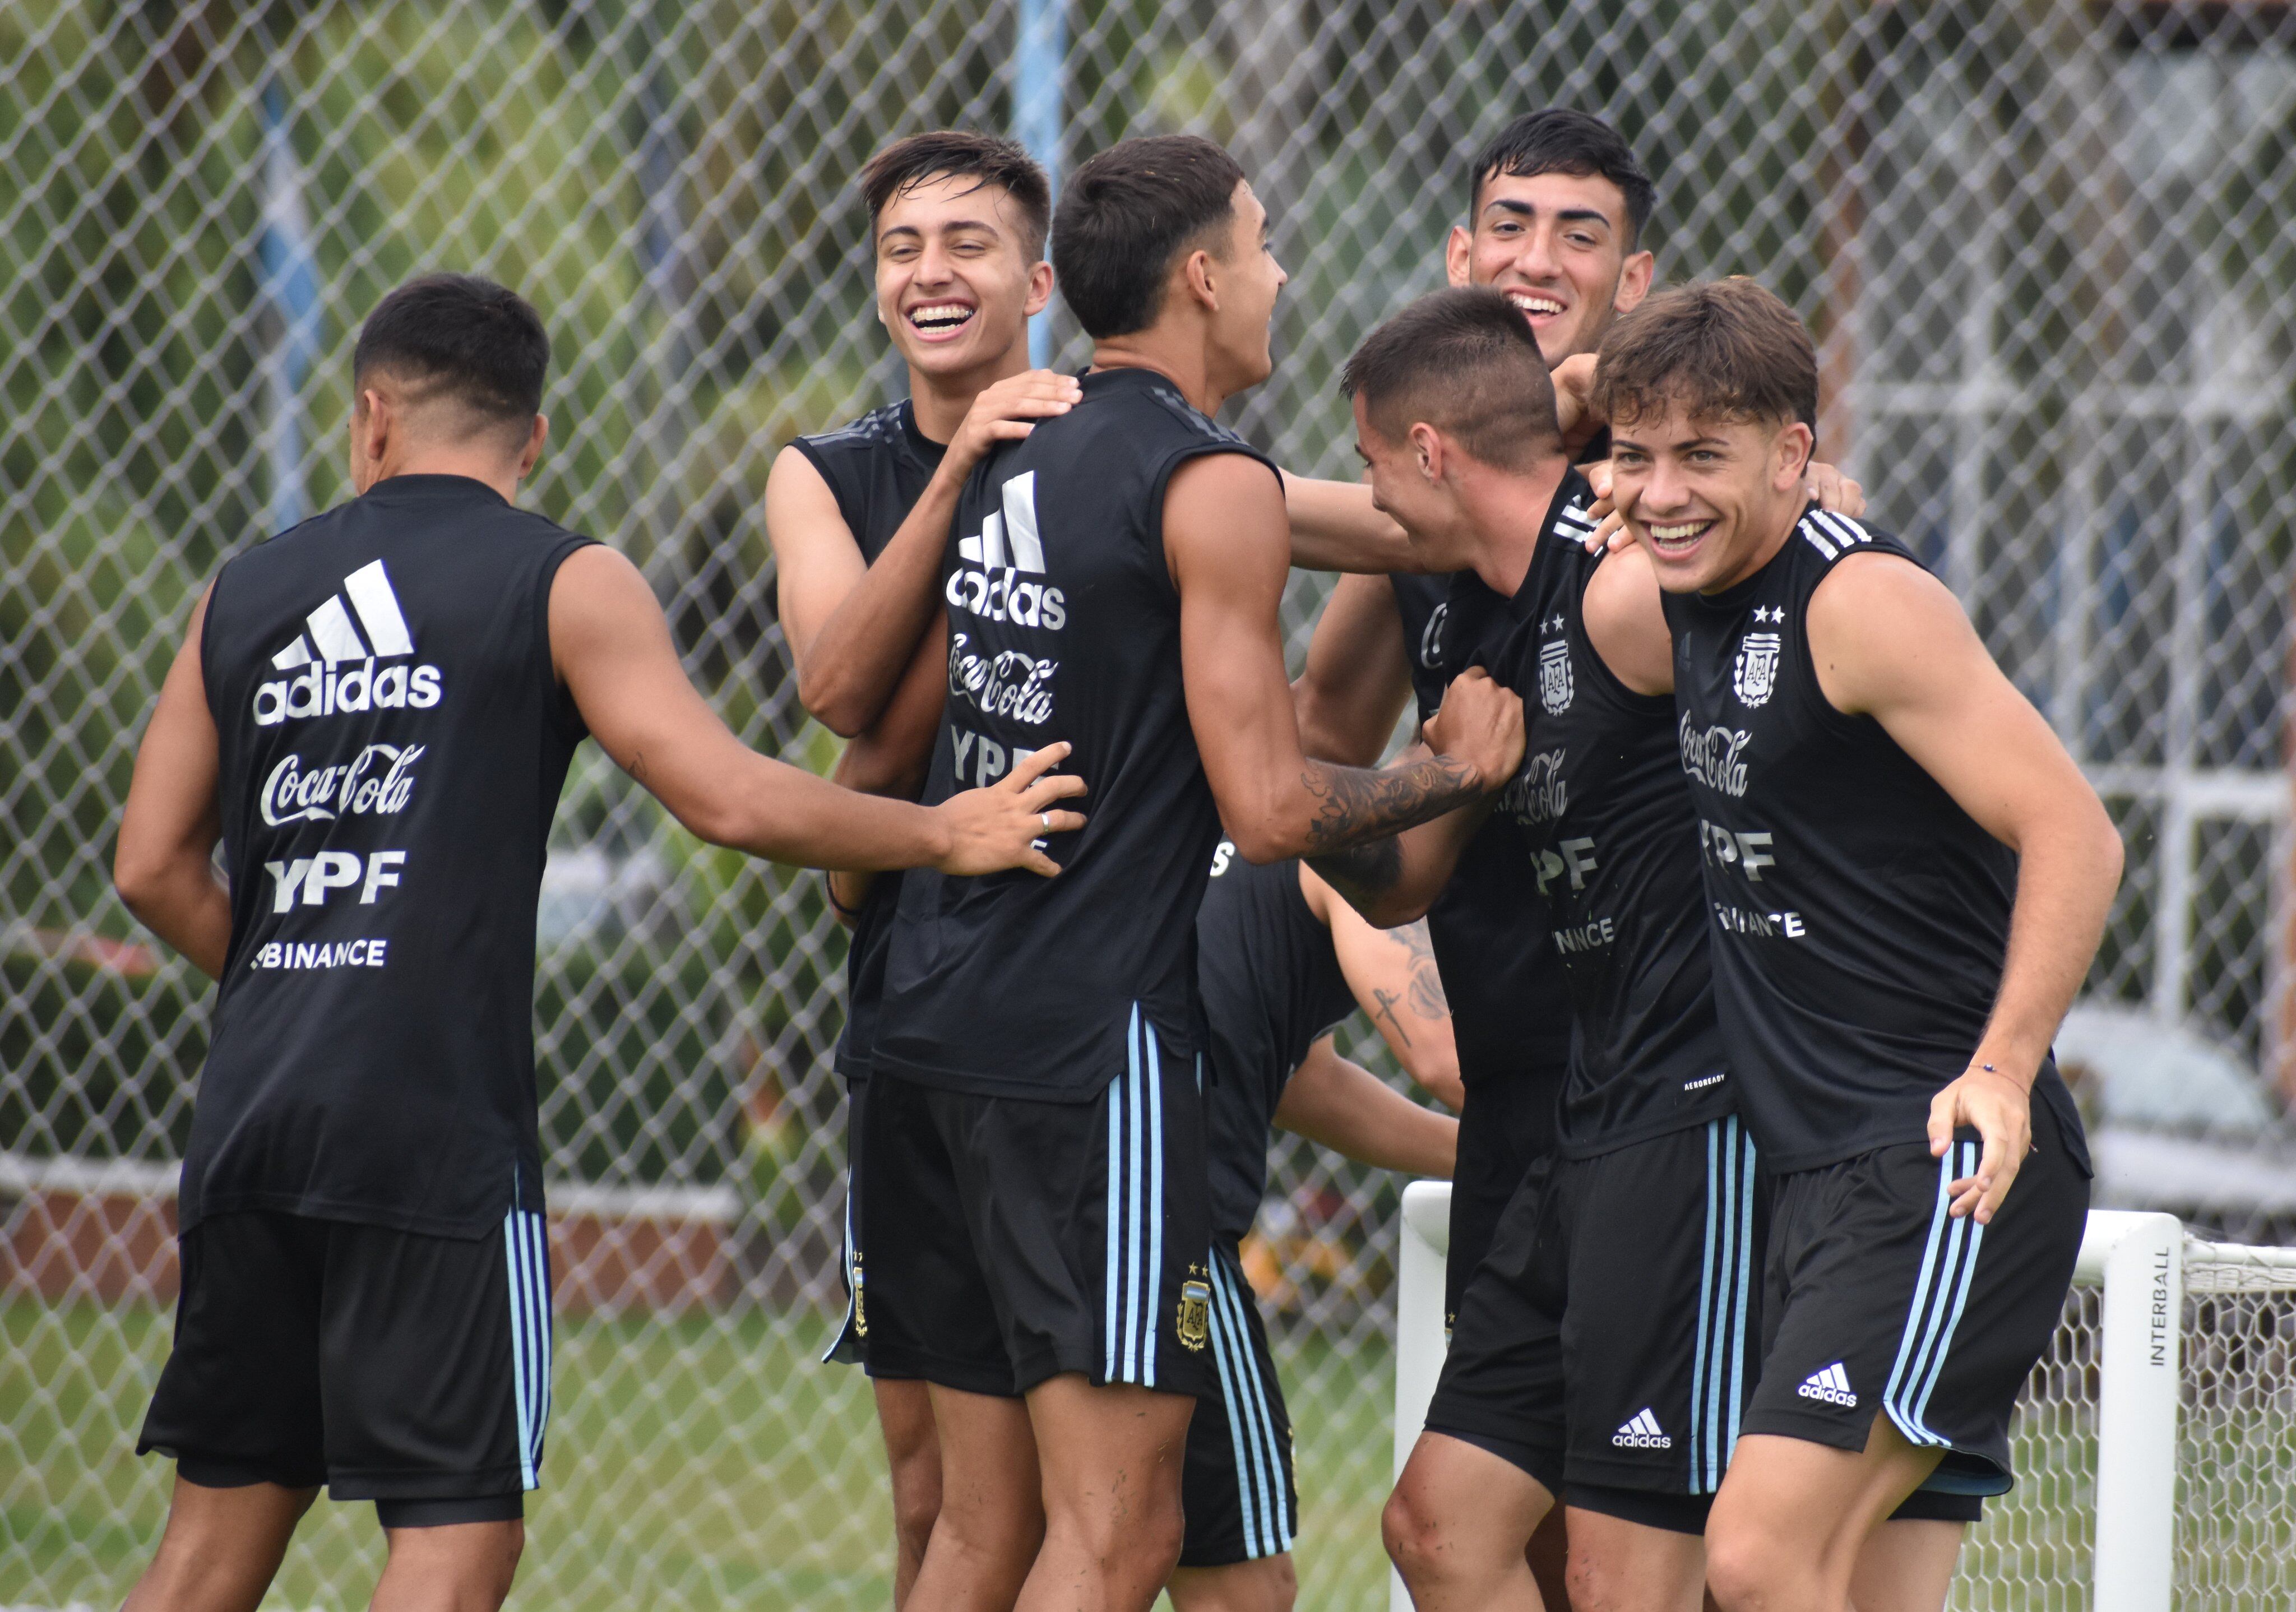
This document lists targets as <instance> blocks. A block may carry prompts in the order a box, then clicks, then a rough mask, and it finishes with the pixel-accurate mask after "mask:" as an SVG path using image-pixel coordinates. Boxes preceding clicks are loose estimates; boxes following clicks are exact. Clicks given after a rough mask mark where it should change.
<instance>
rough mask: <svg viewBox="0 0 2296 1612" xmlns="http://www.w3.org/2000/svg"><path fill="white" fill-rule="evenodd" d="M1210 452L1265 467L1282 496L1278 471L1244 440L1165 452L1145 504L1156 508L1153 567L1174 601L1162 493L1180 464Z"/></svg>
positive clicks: (1177, 595)
mask: <svg viewBox="0 0 2296 1612" xmlns="http://www.w3.org/2000/svg"><path fill="white" fill-rule="evenodd" d="M1212 454H1239V455H1241V456H1242V457H1243V458H1246V459H1249V460H1251V462H1253V463H1255V464H1259V465H1264V466H1266V467H1267V473H1268V474H1269V475H1271V476H1274V477H1275V494H1276V496H1277V497H1278V498H1279V499H1280V498H1281V497H1282V496H1283V474H1282V472H1281V471H1277V470H1276V468H1275V465H1274V464H1273V463H1272V462H1270V461H1269V460H1268V458H1267V455H1266V454H1262V453H1261V452H1260V451H1259V449H1258V448H1255V447H1253V446H1251V444H1250V443H1248V442H1243V441H1241V440H1239V441H1235V442H1217V441H1214V442H1191V443H1188V444H1186V445H1185V446H1181V447H1177V448H1175V449H1173V450H1172V451H1171V453H1169V454H1166V455H1165V457H1164V462H1163V463H1161V464H1160V465H1158V466H1157V467H1156V474H1155V476H1154V478H1153V479H1152V480H1151V481H1150V482H1149V484H1148V507H1149V508H1150V509H1152V510H1154V511H1156V555H1155V559H1156V564H1155V567H1154V568H1153V569H1154V570H1155V572H1156V575H1158V576H1159V577H1162V578H1163V579H1164V587H1165V590H1166V592H1167V593H1169V594H1170V596H1171V598H1172V601H1173V602H1174V603H1176V604H1177V602H1178V601H1179V598H1180V589H1179V585H1178V584H1177V583H1175V582H1174V581H1173V580H1172V557H1171V552H1170V551H1169V549H1167V548H1166V547H1165V546H1164V495H1165V494H1166V493H1168V492H1169V491H1170V490H1171V486H1172V477H1173V476H1174V474H1175V473H1177V471H1178V470H1179V468H1180V467H1181V466H1182V465H1184V464H1185V463H1187V462H1189V461H1191V460H1193V459H1204V458H1209V457H1210V455H1212ZM1287 542H1288V538H1287ZM1283 561H1284V564H1285V565H1286V566H1287V567H1288V566H1289V565H1290V564H1291V561H1292V556H1291V552H1290V551H1289V549H1288V548H1287V549H1286V551H1285V552H1284V556H1283Z"/></svg>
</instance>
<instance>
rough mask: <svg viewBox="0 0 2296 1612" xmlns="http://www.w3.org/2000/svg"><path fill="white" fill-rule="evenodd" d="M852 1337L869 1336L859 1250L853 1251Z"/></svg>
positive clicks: (867, 1312) (867, 1309)
mask: <svg viewBox="0 0 2296 1612" xmlns="http://www.w3.org/2000/svg"><path fill="white" fill-rule="evenodd" d="M853 1336H854V1337H856V1338H866V1337H868V1336H869V1306H868V1304H867V1302H866V1299H865V1296H864V1292H863V1288H862V1277H861V1250H860V1249H858V1248H856V1249H854V1250H853Z"/></svg>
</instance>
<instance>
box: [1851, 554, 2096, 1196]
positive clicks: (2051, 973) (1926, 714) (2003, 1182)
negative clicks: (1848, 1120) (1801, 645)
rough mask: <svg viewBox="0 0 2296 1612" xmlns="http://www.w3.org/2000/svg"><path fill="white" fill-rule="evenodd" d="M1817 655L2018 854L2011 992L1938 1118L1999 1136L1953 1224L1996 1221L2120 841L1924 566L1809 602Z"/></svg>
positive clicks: (1872, 577) (2036, 716)
mask: <svg viewBox="0 0 2296 1612" xmlns="http://www.w3.org/2000/svg"><path fill="white" fill-rule="evenodd" d="M1808 634H1809V651H1810V658H1811V659H1812V661H1813V662H1814V663H1815V665H1816V668H1817V676H1818V684H1819V686H1820V687H1821V688H1822V689H1823V690H1824V691H1825V697H1826V699H1827V700H1828V701H1830V702H1831V703H1832V704H1833V705H1834V706H1835V707H1836V708H1839V709H1841V710H1842V711H1844V712H1847V713H1849V714H1851V715H1862V716H1871V717H1873V718H1874V720H1875V721H1877V722H1879V723H1880V724H1882V727H1883V728H1884V729H1885V730H1887V731H1888V732H1889V734H1890V738H1891V739H1893V740H1895V741H1897V742H1898V746H1899V747H1900V748H1901V749H1904V750H1905V752H1906V754H1907V755H1908V756H1909V757H1912V758H1913V759H1914V761H1915V763H1916V764H1918V765H1920V766H1921V768H1922V769H1923V771H1924V772H1926V773H1929V775H1930V776H1931V777H1932V778H1934V779H1936V780H1937V781H1938V782H1939V785H1940V786H1942V787H1943V788H1944V790H1945V791H1946V792H1947V793H1948V795H1950V796H1952V797H1953V798H1954V801H1955V803H1956V805H1958V806H1960V807H1961V809H1962V810H1963V811H1964V812H1967V813H1968V814H1970V816H1971V817H1972V818H1973V819H1974V820H1975V821H1976V822H1977V823H1978V825H1979V826H1980V827H1981V828H1983V829H1984V830H1985V831H1986V832H1988V833H1989V834H1991V835H1992V836H1993V837H1994V838H1995V839H1998V840H1999V841H2001V843H2002V844H2004V845H2005V846H2007V847H2009V848H2010V849H2011V850H2013V851H2014V852H2016V853H2017V856H2018V863H2017V897H2016V904H2015V906H2014V907H2013V909H2012V912H2011V915H2010V924H2009V950H2008V957H2007V961H2005V964H2004V966H2003V969H2002V974H2001V988H2000V991H1999V993H1998V994H1997V996H1996V998H1995V1001H1994V1006H1993V1013H1992V1017H1991V1019H1990V1020H1989V1022H1988V1024H1987V1026H1986V1030H1985V1035H1984V1039H1983V1040H1982V1041H1980V1043H1979V1044H1978V1048H1977V1051H1976V1053H1975V1055H1974V1056H1972V1058H1971V1059H1970V1061H1969V1068H1968V1069H1967V1070H1966V1071H1965V1072H1964V1074H1963V1075H1962V1076H1960V1077H1959V1078H1958V1079H1956V1080H1955V1081H1954V1082H1953V1084H1950V1085H1948V1086H1947V1087H1946V1088H1945V1089H1944V1090H1943V1091H1942V1092H1939V1093H1938V1095H1937V1099H1936V1101H1935V1102H1934V1103H1932V1105H1931V1109H1930V1148H1931V1152H1932V1153H1934V1154H1937V1155H1938V1156H1939V1157H1942V1156H1943V1155H1944V1153H1945V1151H1946V1149H1947V1148H1948V1146H1949V1145H1950V1143H1951V1141H1952V1138H1953V1133H1954V1131H1955V1129H1956V1127H1958V1126H1962V1125H1974V1126H1976V1127H1977V1128H1978V1130H1979V1132H1980V1133H1981V1134H1982V1135H1983V1137H1984V1139H1985V1145H1984V1151H1983V1156H1982V1157H1981V1158H1980V1160H1979V1163H1978V1167H1977V1174H1976V1175H1974V1176H1973V1177H1969V1178H1965V1179H1964V1180H1961V1181H1958V1182H1954V1183H1953V1187H1952V1191H1953V1193H1954V1201H1953V1213H1954V1214H1955V1215H1972V1214H1973V1215H1974V1216H1975V1217H1976V1220H1977V1222H1978V1223H1980V1224H1983V1223H1986V1222H1988V1221H1989V1220H1991V1219H1992V1217H1993V1215H1994V1213H1995V1211H1996V1210H1997V1209H1998V1208H1999V1207H2001V1202H2002V1199H2005V1197H2007V1196H2008V1192H2009V1188H2010V1184H2011V1183H2012V1182H2013V1181H2014V1180H2015V1179H2016V1175H2017V1171H2018V1169H2019V1167H2020V1166H2021V1164H2022V1163H2023V1161H2024V1158H2025V1155H2026V1152H2027V1150H2028V1149H2029V1148H2030V1126H2031V1110H2030V1102H2029V1098H2030V1092H2031V1089H2032V1084H2033V1081H2034V1079H2035V1077H2036V1076H2037V1075H2038V1072H2039V1069H2040V1065H2041V1060H2042V1059H2043V1058H2045V1057H2046V1056H2047V1054H2048V1051H2049V1043H2050V1042H2051V1040H2052V1039H2053V1038H2054V1036H2055V1035H2056V1033H2057V1027H2058V1026H2059V1025H2060V1024H2062V1022H2063V1020H2064V1016H2065V1011H2066V1009H2068V1008H2069V1007H2071V1005H2072V1000H2073V996H2074V994H2075V993H2077V992H2078V991H2079V989H2080V986H2081V981H2082V980H2083V979H2084V978H2087V974H2088V969H2089V964H2090V962H2091V961H2093V960H2094V959H2095V955H2096V948H2097V943H2098V941H2099V940H2100V939H2101V938H2102V937H2103V933H2104V921H2105V918H2106V915H2107V913H2108V912H2109V910H2110V908H2111V906H2112V896H2113V892H2114V891H2115V890H2117V889H2118V888H2120V869H2121V843H2120V833H2119V832H2118V831H2116V830H2115V829H2114V828H2113V826H2112V819H2111V818H2110V817H2109V816H2107V815H2106V814H2105V810H2104V806H2103V802H2101V801H2100V800H2098V799H2097V798H2096V791H2095V790H2094V789H2092V788H2090V787H2089V782H2088V780H2087V779H2086V778H2085V777H2083V776H2082V775H2081V771H2080V768H2079V766H2077V765H2074V762H2073V759H2072V757H2071V756H2069V755H2067V754H2066V753H2065V748H2064V746H2063V744H2062V743H2061V742H2060V741H2058V739H2057V736H2056V734H2055V732H2054V731H2053V730H2052V729H2051V728H2050V727H2049V724H2047V723H2046V721H2044V720H2043V719H2042V716H2041V714H2040V713H2039V712H2038V711H2037V710H2035V709H2034V708H2033V707H2032V704H2031V702H2030V701H2029V700H2027V699H2026V698H2025V697H2024V695H2022V694H2021V693H2020V692H2018V691H2017V688H2016V686H2015V685H2014V684H2013V683H2011V682H2010V681H2009V679H2008V678H2007V677H2006V676H2005V675H2003V673H2002V671H2001V668H2000V667H1998V666H1997V665H1995V664H1994V661H1993V658H1992V656H1990V655H1989V654H1988V653H1987V652H1986V650H1985V646H1984V644H1983V643H1982V642H1980V641H1979V639H1978V636H1977V633H1976V630H1975V629H1974V628H1973V627H1972V626H1971V625H1970V621H1969V618H1968V616H1967V615H1966V614H1964V611H1963V610H1962V608H1961V604H1960V601H1957V600H1956V599H1955V598H1954V596H1953V594H1952V593H1950V592H1949V591H1948V589H1947V588H1946V586H1945V585H1944V584H1943V583H1941V582H1939V580H1938V579H1937V578H1936V577H1931V575H1929V574H1928V573H1927V572H1926V571H1923V570H1922V569H1920V568H1919V567H1918V566H1915V565H1913V564H1912V563H1910V562H1908V561H1904V560H1901V559H1899V558H1898V557H1897V556H1895V555H1891V554H1858V555H1853V556H1850V557H1849V558H1848V559H1845V560H1844V561H1842V562H1841V564H1840V565H1839V566H1837V567H1836V568H1835V569H1834V570H1833V574H1832V575H1830V576H1828V577H1826V578H1825V581H1824V582H1822V583H1820V584H1819V585H1818V587H1817V590H1816V593H1813V594H1812V595H1811V596H1810V603H1809V614H1808Z"/></svg>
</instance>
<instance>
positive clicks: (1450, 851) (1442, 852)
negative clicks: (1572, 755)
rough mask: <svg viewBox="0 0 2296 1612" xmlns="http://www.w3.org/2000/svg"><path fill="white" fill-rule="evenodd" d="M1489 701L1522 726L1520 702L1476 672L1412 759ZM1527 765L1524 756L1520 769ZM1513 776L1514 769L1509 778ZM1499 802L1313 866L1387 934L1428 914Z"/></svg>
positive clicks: (1446, 704)
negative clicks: (1502, 705)
mask: <svg viewBox="0 0 2296 1612" xmlns="http://www.w3.org/2000/svg"><path fill="white" fill-rule="evenodd" d="M1485 700H1504V701H1506V702H1508V703H1510V704H1512V705H1513V707H1514V708H1515V710H1514V716H1515V719H1516V721H1517V722H1520V721H1521V701H1520V700H1516V699H1515V697H1514V696H1513V693H1511V692H1510V691H1508V690H1507V689H1506V688H1505V686H1504V685H1503V684H1501V683H1497V681H1495V680H1494V679H1493V678H1492V676H1491V675H1490V674H1489V673H1488V672H1486V671H1484V670H1482V669H1481V668H1480V667H1471V668H1470V669H1468V670H1467V671H1464V672H1462V673H1460V674H1459V675H1458V676H1456V677H1455V678H1453V679H1452V680H1451V686H1450V688H1449V689H1447V691H1445V692H1444V696H1443V708H1442V709H1441V710H1439V711H1438V712H1436V713H1435V715H1434V716H1433V717H1432V718H1431V719H1430V720H1429V722H1428V724H1427V739H1426V744H1425V745H1422V746H1415V747H1414V748H1413V749H1410V750H1406V752H1405V753H1404V754H1405V756H1406V758H1408V757H1413V756H1415V755H1419V754H1423V753H1424V752H1425V750H1426V747H1427V746H1429V745H1431V746H1436V747H1440V746H1441V745H1443V744H1444V743H1445V742H1446V741H1447V740H1448V738H1449V736H1450V733H1451V724H1453V723H1455V722H1458V721H1463V720H1474V719H1475V718H1474V717H1473V716H1472V712H1473V711H1474V710H1476V709H1478V708H1480V706H1481V704H1482V702H1483V701H1485ZM1455 701H1456V703H1455ZM1521 763H1522V757H1521V752H1520V751H1518V752H1517V753H1516V756H1515V765H1517V766H1520V765H1521ZM1513 775H1514V774H1513V771H1512V770H1510V771H1509V773H1508V774H1507V776H1508V777H1513ZM1495 804H1497V795H1496V794H1487V795H1484V796H1482V797H1481V798H1479V799H1476V800H1472V801H1470V802H1469V803H1468V804H1467V805H1465V806H1461V807H1459V808H1458V809H1457V810H1456V811H1452V812H1447V813H1446V814H1444V815H1442V816H1440V817H1438V818H1435V819H1432V820H1431V821H1430V822H1423V823H1421V824H1418V825H1417V826H1415V827H1414V828H1411V829H1409V830H1406V831H1404V832H1402V833H1399V834H1394V835H1390V836H1388V837H1386V838H1383V839H1369V840H1365V841H1363V842H1362V843H1360V844H1358V845H1353V846H1349V847H1345V848H1344V849H1341V850H1339V851H1336V852H1330V853H1326V854H1324V855H1318V856H1316V857H1315V858H1313V859H1312V861H1311V862H1310V863H1309V865H1310V866H1311V867H1312V868H1313V869H1314V870H1315V871H1316V873H1317V874H1318V875H1319V876H1320V877H1321V878H1323V879H1324V880H1325V881H1326V882H1327V883H1329V884H1330V886H1331V887H1332V888H1333V890H1334V891H1336V892H1338V894H1339V895H1340V896H1341V897H1342V898H1344V899H1345V900H1346V902H1347V904H1349V906H1351V907H1353V908H1354V909H1355V910H1356V911H1357V912H1358V913H1359V914H1361V915H1362V917H1363V918H1364V919H1365V921H1366V922H1369V923H1371V924H1373V925H1374V926H1376V927H1378V928H1380V929H1393V928H1395V927H1396V926H1397V925H1398V924H1406V923H1411V922H1414V921H1417V920H1419V919H1422V918H1424V917H1425V916H1426V915H1427V911H1428V909H1429V908H1430V907H1432V906H1433V905H1434V904H1435V900H1436V897H1438V896H1440V895H1442V893H1443V890H1444V887H1445V886H1447V885H1448V884H1449V883H1450V882H1451V875H1452V873H1453V872H1454V871H1456V869H1457V867H1458V865H1459V858H1460V857H1461V856H1462V855H1464V854H1465V853H1466V849H1467V847H1468V845H1469V844H1470V843H1472V841H1473V839H1474V838H1475V836H1476V834H1478V833H1479V832H1480V831H1481V830H1482V826H1483V821H1484V819H1485V818H1487V817H1488V816H1489V815H1490V813H1491V808H1492V806H1494V805H1495Z"/></svg>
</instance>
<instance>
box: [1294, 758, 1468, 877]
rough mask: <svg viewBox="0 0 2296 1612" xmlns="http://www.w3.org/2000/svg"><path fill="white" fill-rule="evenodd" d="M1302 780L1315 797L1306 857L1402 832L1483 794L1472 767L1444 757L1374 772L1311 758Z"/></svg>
mask: <svg viewBox="0 0 2296 1612" xmlns="http://www.w3.org/2000/svg"><path fill="white" fill-rule="evenodd" d="M1300 782H1301V783H1302V784H1304V785H1305V786H1306V787H1307V790H1308V794H1309V795H1311V796H1313V797H1314V798H1315V801H1316V817H1315V821H1314V822H1311V823H1310V824H1308V854H1309V855H1324V854H1327V853H1329V852H1332V851H1337V850H1343V849H1345V848H1346V847H1349V846H1354V845H1359V844H1361V843H1362V842H1363V841H1365V840H1366V839H1379V838H1381V837H1382V836H1385V835H1390V834H1396V833H1400V832H1401V831H1403V830H1405V829H1407V828H1411V827H1414V826H1415V825H1416V824H1419V823H1423V822H1426V821H1427V820H1428V819H1429V818H1431V817H1440V816H1441V815H1442V814H1444V813H1446V812H1447V811H1449V810H1450V809H1451V808H1452V807H1453V806H1461V805H1464V804H1465V803H1466V802H1467V801H1470V800H1472V799H1474V798H1476V797H1477V796H1479V795H1480V793H1481V792H1482V791H1481V789H1480V785H1479V783H1478V782H1477V780H1476V776H1475V773H1474V772H1473V770H1472V768H1470V767H1469V766H1468V765H1466V764H1465V763H1464V762H1462V761H1455V760H1453V759H1452V758H1451V757H1448V756H1431V757H1428V758H1427V759H1426V760H1424V761H1414V762H1408V763H1406V764H1405V765H1401V766H1392V767H1388V768H1385V769H1383V770H1381V771H1378V772H1374V771H1372V770H1371V769H1369V768H1367V767H1342V766H1333V765H1332V764H1330V763H1329V762H1323V761H1311V762H1309V763H1308V770H1307V771H1306V772H1304V773H1300Z"/></svg>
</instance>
